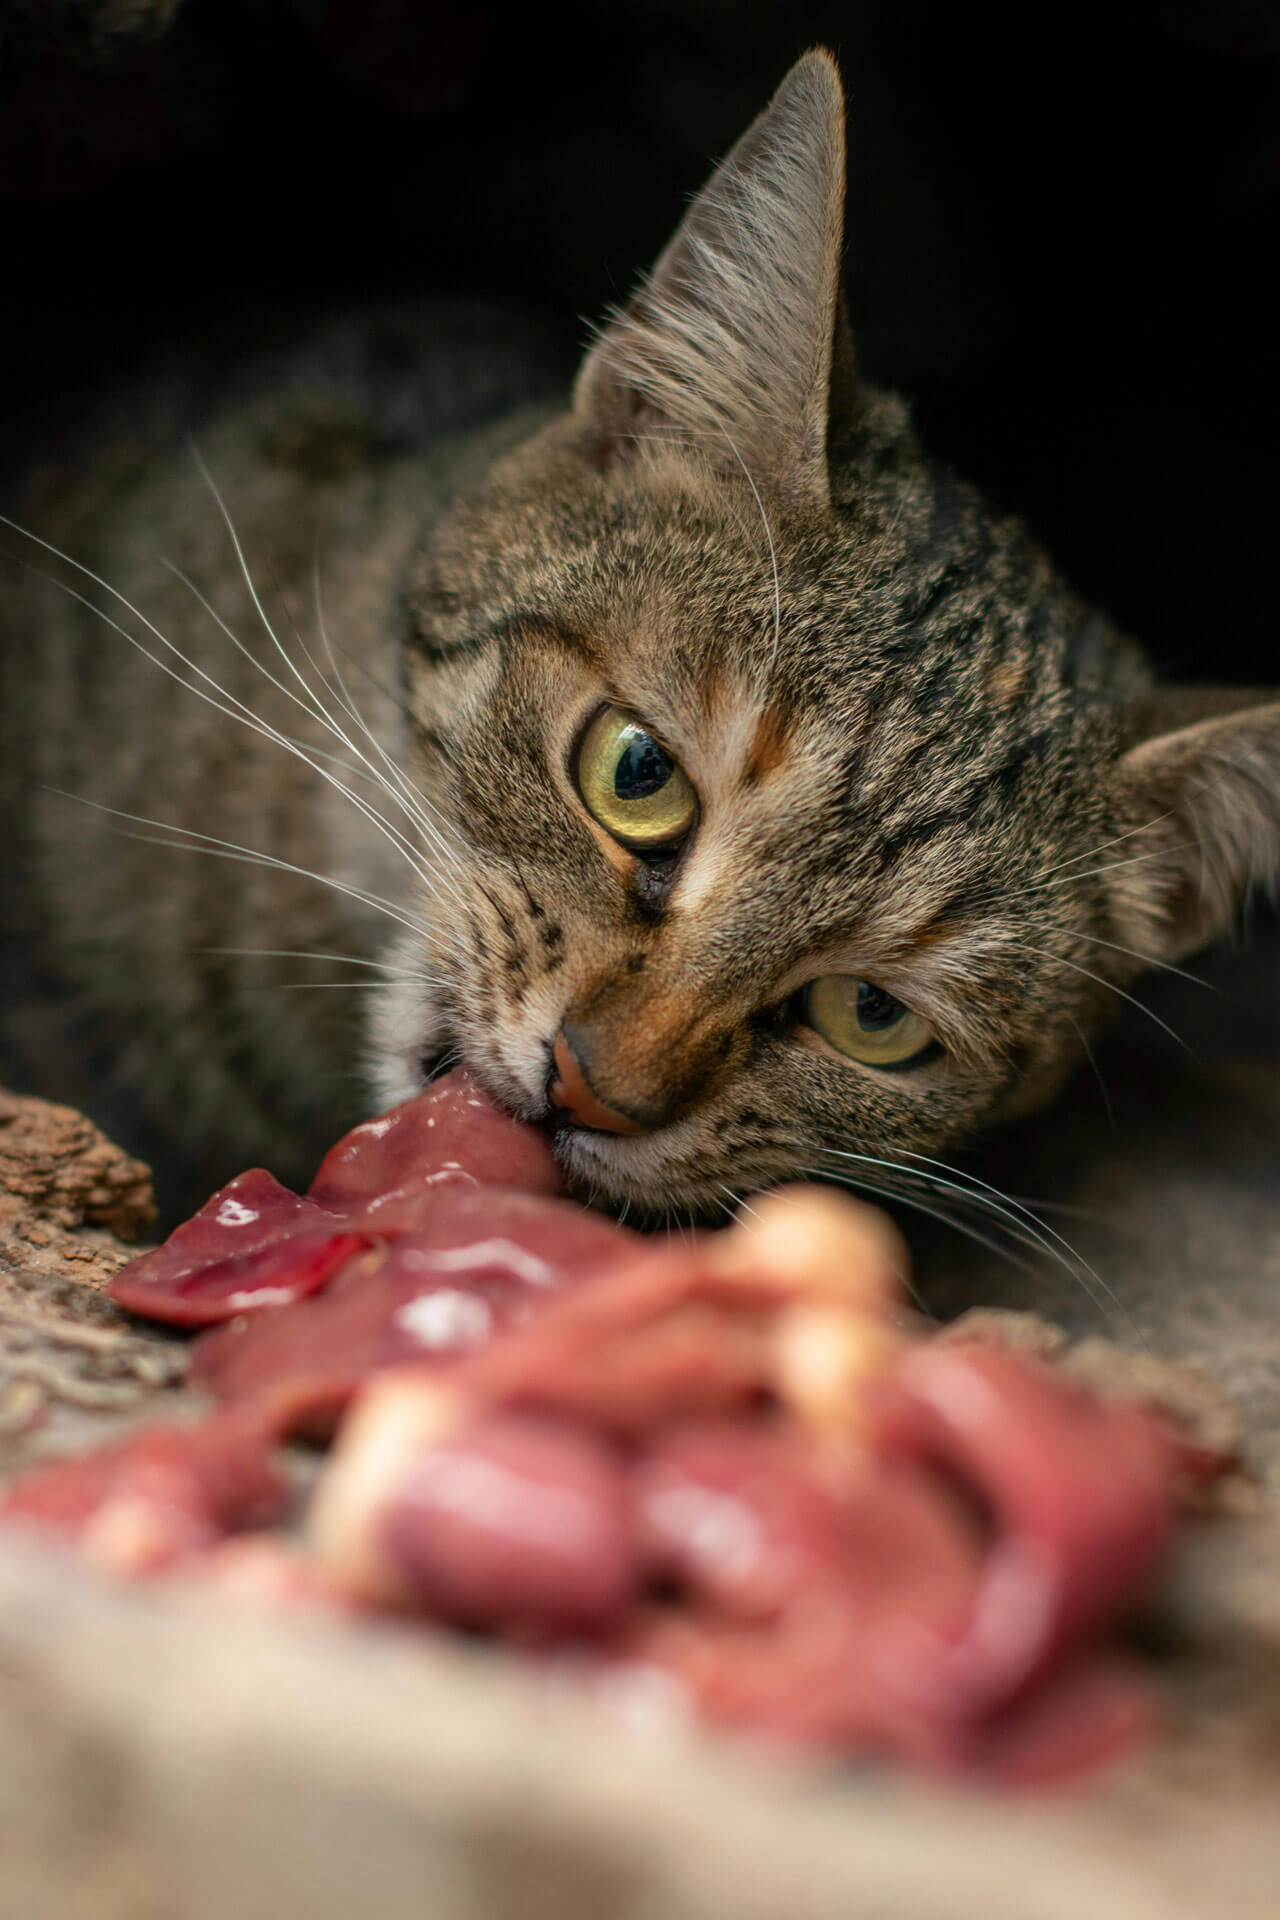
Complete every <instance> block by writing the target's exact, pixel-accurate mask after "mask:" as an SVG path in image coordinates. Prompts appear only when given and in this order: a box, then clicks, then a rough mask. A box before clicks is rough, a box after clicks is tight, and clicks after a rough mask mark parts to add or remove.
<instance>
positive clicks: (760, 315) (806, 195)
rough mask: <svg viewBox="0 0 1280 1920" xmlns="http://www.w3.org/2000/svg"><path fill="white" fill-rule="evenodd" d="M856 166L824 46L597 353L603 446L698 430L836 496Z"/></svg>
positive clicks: (582, 393)
mask: <svg viewBox="0 0 1280 1920" xmlns="http://www.w3.org/2000/svg"><path fill="white" fill-rule="evenodd" d="M844 170H845V158H844V93H843V90H842V88H841V85H840V76H839V74H838V72H837V70H836V64H835V61H834V60H833V59H832V57H831V55H830V54H829V53H827V52H825V51H823V50H815V51H814V52H811V53H807V54H805V55H804V57H803V59H801V60H799V61H798V62H797V63H796V65H795V66H794V67H793V68H792V69H791V71H790V73H789V74H788V75H787V77H786V79H785V80H784V81H783V83H782V85H781V86H780V87H779V89H778V91H777V93H776V94H775V95H774V97H773V99H772V101H771V102H770V103H769V105H768V106H767V107H766V108H765V110H764V112H763V113H762V114H761V115H760V117H759V119H758V120H756V121H755V122H754V123H753V124H752V126H750V127H749V128H748V129H747V131H746V133H744V134H743V136H742V138H741V139H740V140H739V141H738V144H737V145H736V146H735V147H734V149H733V151H732V152H731V153H730V154H729V156H728V158H727V159H726V160H724V161H722V163H721V164H720V166H719V167H718V168H717V169H716V171H715V173H714V174H713V175H712V177H711V179H710V181H709V182H708V183H707V185H706V186H705V187H704V188H703V190H702V192H701V193H700V194H699V195H698V197H697V199H696V200H695V201H694V202H693V204H692V206H691V207H690V208H689V211H688V213H687V214H686V215H685V218H684V220H683V221H682V222H681V225H680V226H679V228H678V229H677V231H676V234H675V237H674V238H673V239H672V240H671V242H670V244H669V245H668V246H667V249H666V251H665V252H664V253H663V254H662V256H661V258H660V259H659V261H658V263H657V265H656V266H655V267H654V269H653V272H652V274H651V275H650V276H649V278H648V279H647V280H646V281H645V283H644V284H643V285H642V286H641V287H640V288H639V290H638V291H637V292H636V293H635V294H634V295H633V296H632V298H631V299H630V301H629V302H628V303H627V305H626V306H625V307H624V308H622V309H621V311H619V312H618V313H616V314H615V315H614V317H613V319H612V320H611V321H610V322H609V324H608V325H607V326H606V327H605V328H604V330H603V331H602V333H601V334H600V337H599V339H598V340H597V341H596V343H595V345H594V346H593V347H592V348H591V350H590V352H589V353H588V354H587V357H586V359H585V360H584V362H583V365H582V369H581V371H580V373H579V375H578V383H577V387H576V390H575V394H574V407H575V411H576V412H577V414H578V415H579V417H580V418H581V419H582V420H583V421H584V422H585V423H586V424H588V425H589V426H590V427H591V428H593V429H594V430H595V432H596V434H597V435H598V445H599V450H600V454H601V457H602V458H607V457H609V456H610V455H611V454H612V453H614V452H615V451H618V450H619V449H620V445H621V443H622V442H623V441H624V440H626V439H627V437H628V436H630V435H635V434H643V433H654V432H658V433H660V432H663V431H666V432H669V433H673V434H674V433H677V432H679V433H685V434H688V435H690V436H691V437H696V438H697V439H698V440H699V442H700V443H701V444H703V446H704V447H705V450H706V451H707V452H708V454H709V455H710V456H711V457H712V458H714V459H716V460H718V461H720V462H723V463H724V464H726V465H728V466H732V467H737V466H738V463H739V462H741V464H742V465H743V466H745V467H746V468H747V469H748V471H749V473H750V474H751V476H752V478H753V479H754V480H755V481H757V482H758V483H760V484H762V485H768V486H769V487H771V488H772V489H774V490H776V491H778V492H780V493H782V494H784V495H787V496H790V497H791V498H793V499H794V500H796V501H797V502H798V503H806V504H810V505H816V506H819V507H820V506H823V505H825V504H826V502H827V498H828V481H827V458H826V446H827V424H828V417H829V412H830V408H831V402H832V388H833V379H834V381H835V383H836V384H837V385H839V386H840V387H842V388H843V387H844V386H845V385H847V383H848V379H849V368H850V365H851V349H850V348H849V344H848V333H847V327H846V325H845V321H844V313H843V306H842V303H841V301H840V255H841V247H842V243H843V231H844ZM833 359H834V360H835V362H836V365H835V368H834V373H833Z"/></svg>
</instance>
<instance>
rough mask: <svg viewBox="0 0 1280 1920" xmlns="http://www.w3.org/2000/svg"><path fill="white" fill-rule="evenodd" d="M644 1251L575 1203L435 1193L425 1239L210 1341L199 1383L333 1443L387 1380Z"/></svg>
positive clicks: (420, 1236) (200, 1352) (361, 1264)
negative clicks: (368, 1388) (384, 1372)
mask: <svg viewBox="0 0 1280 1920" xmlns="http://www.w3.org/2000/svg"><path fill="white" fill-rule="evenodd" d="M638 1244H639V1236H638V1235H636V1234H633V1233H630V1232H628V1231H627V1230H626V1229H625V1228H622V1227H618V1226H615V1225H614V1224H613V1222H612V1221H609V1220H605V1219H603V1218H601V1217H600V1216H599V1215H596V1214H590V1213H587V1212H585V1211H584V1210H583V1209H582V1208H580V1207H574V1206H571V1205H570V1204H569V1203H568V1202H566V1201H560V1200H545V1199H542V1198H540V1197H539V1196H537V1195H534V1194H529V1193H513V1192H508V1191H504V1190H502V1189H497V1188H484V1189H481V1190H479V1191H477V1190H476V1189H474V1188H468V1187H449V1188H446V1189H441V1190H437V1192H436V1194H435V1196H434V1199H433V1203H432V1209H431V1213H430V1216H429V1222H428V1225H427V1226H426V1227H424V1228H423V1229H422V1230H420V1231H419V1232H418V1233H416V1234H414V1235H412V1236H411V1237H410V1238H408V1239H405V1240H402V1241H400V1242H399V1243H398V1245H396V1246H393V1247H387V1248H382V1249H377V1250H375V1251H373V1252H371V1253H369V1254H367V1255H366V1256H365V1258H364V1259H362V1260H358V1261H356V1262H354V1263H353V1264H351V1265H350V1266H349V1267H348V1268H347V1270H346V1272H345V1273H344V1274H343V1275H342V1276H341V1277H340V1278H339V1279H338V1280H337V1281H336V1282H335V1283H334V1285H333V1286H332V1287H331V1288H330V1289H329V1291H328V1293H327V1294H325V1295H324V1296H323V1298H321V1299H318V1300H309V1301H305V1302H301V1303H299V1304H298V1305H297V1306H295V1307H292V1308H290V1309H289V1310H288V1311H287V1312H283V1313H275V1314H267V1315H262V1316H258V1317H255V1318H254V1319H253V1320H252V1321H251V1322H248V1323H246V1324H245V1325H243V1326H240V1325H232V1326H229V1327H224V1328H221V1329H220V1330H218V1331H217V1332H215V1333H210V1334H206V1335H205V1336H204V1337H203V1338H202V1339H200V1340H199V1341H197V1343H196V1348H195V1355H194V1359H193V1364H192V1375H191V1377H192V1379H193V1381H194V1382H195V1383H196V1384H198V1385H201V1386H205V1387H207V1388H208V1389H209V1390H210V1391H211V1392H212V1393H214V1394H216V1395H217V1397H218V1398H219V1399H220V1400H223V1401H252V1402H255V1403H256V1404H258V1405H260V1406H261V1407H262V1408H263V1410H264V1413H265V1414H266V1417H268V1418H269V1419H270V1420H271V1422H272V1423H273V1425H274V1426H275V1428H276V1429H277V1430H278V1431H280V1432H288V1431H299V1430H301V1431H306V1432H308V1433H317V1432H325V1431H327V1430H328V1429H329V1428H330V1427H331V1426H332V1423H333V1421H334V1419H335V1418H336V1416H337V1415H338V1414H339V1413H340V1412H341V1410H342V1408H343V1407H344V1406H345V1405H346V1403H347V1401H348V1400H349V1399H350V1398H351V1395H352V1394H353V1393H354V1392H355V1390H356V1389H357V1387H358V1386H359V1385H360V1384H361V1382H362V1381H364V1380H366V1379H367V1378H369V1376H370V1375H372V1374H374V1373H376V1372H378V1371H379V1370H380V1369H381V1368H383V1367H387V1366H396V1365H403V1364H406V1363H408V1362H411V1361H415V1360H424V1361H432V1362H435V1361H440V1362H442V1363H443V1362H447V1361H452V1360H455V1359H456V1358H457V1357H458V1356H459V1355H460V1354H464V1353H466V1352H468V1351H470V1350H471V1349H473V1348H475V1347H477V1346H480V1345H483V1344H484V1343H485V1342H487V1341H488V1340H489V1339H490V1338H491V1337H492V1335H494V1334H495V1333H498V1332H500V1331H501V1330H502V1329H504V1328H506V1327H509V1326H511V1325H513V1324H514V1323H515V1322H517V1321H519V1320H523V1319H524V1318H526V1317H527V1316H528V1315H529V1314H530V1313H531V1312H532V1311H533V1310H534V1309H535V1308H536V1307H538V1306H540V1305H541V1304H542V1303H543V1302H544V1301H545V1300H547V1299H549V1298H550V1297H551V1296H553V1295H554V1294H555V1293H556V1292H557V1291H559V1290H560V1289H562V1288H564V1287H566V1286H570V1285H573V1284H575V1283H577V1282H578V1281H581V1280H584V1279H588V1278H592V1277H594V1276H596V1275H598V1274H600V1273H602V1272H604V1271H606V1270H607V1269H608V1268H609V1267H611V1266H614V1265H616V1264H617V1263H618V1261H619V1260H622V1259H627V1258H630V1257H632V1256H633V1249H634V1248H635V1247H636V1246H637V1245H638Z"/></svg>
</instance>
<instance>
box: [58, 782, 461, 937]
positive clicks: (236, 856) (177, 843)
mask: <svg viewBox="0 0 1280 1920" xmlns="http://www.w3.org/2000/svg"><path fill="white" fill-rule="evenodd" d="M44 791H45V792H46V793H54V794H57V796H58V798H59V799H61V800H73V801H74V802H75V803H76V804H77V806H82V807H91V808H92V809H93V811H94V812H95V813H106V814H110V815H111V816H112V817H113V818H114V819H117V820H131V821H133V822H135V823H136V824H137V825H138V826H143V827H155V828H156V829H157V833H156V834H138V833H133V834H131V833H124V832H123V830H122V837H123V838H124V839H127V840H141V841H143V842H144V843H145V844H147V845H149V846H159V847H169V848H171V849H173V850H174V851H176V852H184V853H208V854H209V855H210V856H211V857H213V858H216V859H222V860H243V861H247V862H248V863H249V864H250V865H251V866H258V867H273V868H275V869H277V870H278V871H279V872H281V873H293V874H296V875H297V876H298V877H299V878H300V879H302V880H314V881H316V882H317V883H318V884H319V885H320V886H322V887H332V888H333V889H334V891H335V892H337V893H344V894H346V895H347V896H348V897H349V898H350V899H352V900H359V901H361V902H363V904H364V905H365V906H368V907H373V908H375V909H376V910H377V911H378V912H380V913H385V914H386V915H387V916H388V918H390V919H392V920H398V921H399V922H400V924H401V926H402V927H407V928H408V929H409V932H410V933H415V934H417V935H419V937H420V938H423V939H427V938H429V930H428V929H427V928H426V927H424V926H423V925H422V924H421V922H420V921H416V920H411V919H409V917H408V916H407V915H406V914H403V913H401V912H400V910H399V908H398V907H395V906H393V905H392V904H391V902H390V901H389V900H384V899H383V898H382V897H381V895H380V894H376V893H366V892H365V891H364V889H363V888H361V887H352V886H348V885H347V883H346V882H345V881H342V880H335V879H334V877H333V875H332V874H328V873H315V872H313V871H312V869H311V868H310V867H299V866H295V865H294V863H293V862H292V861H291V860H281V859H278V858H277V856H276V855H275V854H271V853H259V852H258V851H257V850H256V849H255V848H253V847H242V846H240V845H239V844H238V843H237V842H236V841H234V840H220V839H218V838H217V837H216V836H215V835H214V834H211V833H197V832H196V830H195V828H194V827H179V826H175V825H173V824H172V823H171V822H169V821H166V820H152V819H150V818H149V817H148V816H147V815H146V814H144V813H126V812H125V811H124V809H123V808H122V807H108V806H105V805H104V804H103V803H102V801H100V800H90V799H88V798H87V797H86V796H85V795H84V794H82V793H67V792H66V791H65V789H63V788H61V787H46V788H45V789H44ZM160 834H181V835H183V836H184V838H182V839H178V840H172V839H169V840H166V839H161V838H159V837H158V835H160ZM188 841H197V842H199V844H198V845H196V846H190V845H188Z"/></svg>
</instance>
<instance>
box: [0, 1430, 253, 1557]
mask: <svg viewBox="0 0 1280 1920" xmlns="http://www.w3.org/2000/svg"><path fill="white" fill-rule="evenodd" d="M284 1504H285V1489H284V1486H283V1483H282V1481H281V1479H280V1477H279V1475H278V1474H277V1472H276V1471H275V1468H274V1467H273V1465H272V1463H271V1458H270V1453H269V1450H268V1447H267V1444H266V1442H265V1440H264V1437H263V1434H262V1432H261V1430H260V1429H259V1428H257V1427H256V1426H254V1425H252V1424H249V1423H246V1422H244V1421H240V1420H235V1419H228V1418H225V1417H223V1418H218V1419H213V1420H206V1421H204V1422H202V1423H201V1424H200V1425H199V1426H191V1427H178V1426H172V1427H146V1428H143V1429H142V1430H141V1431H140V1432H137V1433H131V1434H129V1435H127V1436H126V1437H125V1438H124V1439H123V1440H118V1441H116V1442H114V1443H113V1444H111V1445H109V1446H105V1447H100V1448H99V1449H98V1450H97V1451H96V1452H94V1453H90V1454H87V1455H84V1456H83V1457H81V1458H78V1459H69V1460H55V1461H51V1462H49V1463H48V1464H47V1465H45V1466H39V1467H35V1468H33V1469H32V1471H31V1472H30V1473H28V1474H26V1475H25V1476H24V1477H23V1478H22V1479H21V1480H19V1481H18V1482H17V1483H16V1484H15V1485H14V1486H13V1487H12V1488H11V1489H10V1490H9V1491H8V1493H7V1494H6V1495H5V1496H4V1497H3V1499H0V1519H2V1520H3V1521H4V1522H6V1523H9V1522H18V1523H19V1524H22V1525H26V1526H30V1527H33V1528H36V1529H38V1530H39V1531H41V1532H42V1533H46V1534H52V1535H54V1536H55V1537H58V1538H60V1539H63V1540H65V1541H68V1542H74V1543H75V1544H77V1545H78V1546H79V1547H80V1548H81V1550H82V1551H83V1552H84V1553H85V1554H86V1555H87V1556H88V1558H90V1559H91V1560H93V1561H95V1562H96V1563H97V1564H98V1565H100V1566H102V1567H104V1568H105V1569H107V1570H109V1571H112V1572H123V1573H129V1574H136V1575H142V1574H150V1573H156V1572H161V1571H163V1570H165V1569H167V1568H169V1567H171V1566H173V1565H175V1564H176V1563H177V1562H179V1561H181V1560H186V1559H189V1558H190V1557H191V1556H193V1555H195V1554H199V1553H202V1552H204V1551H206V1550H207V1549H208V1548H210V1547H211V1546H213V1545H214V1544H215V1543H216V1542H217V1541H219V1540H221V1539H222V1538H223V1537H224V1536H225V1535H226V1534H229V1533H232V1532H235V1531H238V1530H239V1529H241V1528H250V1527H263V1526H267V1525H269V1524H270V1523H271V1522H273V1521H275V1520H277V1519H278V1518H279V1517H280V1515H281V1514H282V1512H283V1510H284Z"/></svg>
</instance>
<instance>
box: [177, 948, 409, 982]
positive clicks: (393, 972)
mask: <svg viewBox="0 0 1280 1920" xmlns="http://www.w3.org/2000/svg"><path fill="white" fill-rule="evenodd" d="M192 952H193V953H225V954H230V955H232V956H233V957H236V958H240V959H249V960H337V961H341V963H342V964H343V966H347V967H373V968H376V969H377V971H378V972H379V973H385V974H388V975H389V976H390V977H391V978H392V979H394V980H418V979H420V978H421V977H422V976H421V975H420V974H419V973H417V972H415V971H414V969H413V968H411V967H392V966H389V965H388V964H387V962H386V961H385V960H367V959H365V958H363V957H362V956H361V955H359V954H355V953H312V952H309V951H306V950H304V949H300V948H297V947H193V948H192Z"/></svg>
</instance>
